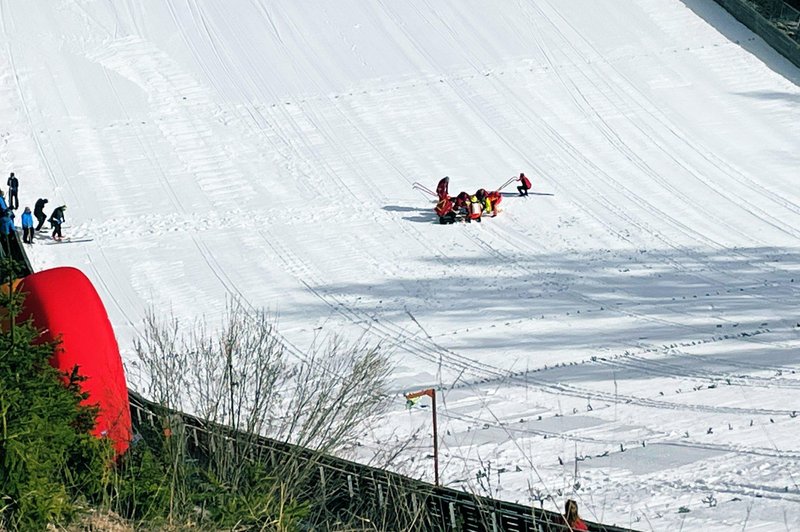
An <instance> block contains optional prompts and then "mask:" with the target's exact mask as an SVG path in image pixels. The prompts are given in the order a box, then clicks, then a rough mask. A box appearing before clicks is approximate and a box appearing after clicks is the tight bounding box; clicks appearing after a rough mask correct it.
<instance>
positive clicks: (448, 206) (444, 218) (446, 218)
mask: <svg viewBox="0 0 800 532" xmlns="http://www.w3.org/2000/svg"><path fill="white" fill-rule="evenodd" d="M434 210H435V211H436V214H438V215H439V223H440V224H442V225H444V224H451V223H453V222H455V221H456V211H454V210H453V202H452V201H451V200H450V197H449V196H445V197H443V198H441V199H440V200H439V203H437V204H436V208H435V209H434Z"/></svg>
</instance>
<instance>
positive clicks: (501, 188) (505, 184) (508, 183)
mask: <svg viewBox="0 0 800 532" xmlns="http://www.w3.org/2000/svg"><path fill="white" fill-rule="evenodd" d="M516 179H517V178H516V177H512V178H511V179H509V180H508V181H506V182H505V183H503V186H501V187H500V188H498V189H497V191H498V192H500V191H501V190H503V189H504V188H506V187H507V186H508V185H510V184H511V183H512V182H513V181H514V180H516Z"/></svg>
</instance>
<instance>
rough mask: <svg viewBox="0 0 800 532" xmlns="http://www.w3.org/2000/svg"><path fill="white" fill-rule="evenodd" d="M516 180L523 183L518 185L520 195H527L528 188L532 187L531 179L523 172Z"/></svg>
mask: <svg viewBox="0 0 800 532" xmlns="http://www.w3.org/2000/svg"><path fill="white" fill-rule="evenodd" d="M516 180H517V181H519V182H520V183H522V184H521V185H520V186H518V187H517V190H518V191H519V195H520V196H527V195H528V189H530V188H531V180H530V179H528V178H527V177H525V174H523V173H521V172H520V174H519V177H518V178H517V179H516Z"/></svg>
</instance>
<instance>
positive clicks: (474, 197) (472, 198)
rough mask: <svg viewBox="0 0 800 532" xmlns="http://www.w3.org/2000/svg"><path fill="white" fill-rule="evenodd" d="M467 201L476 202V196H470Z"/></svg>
mask: <svg viewBox="0 0 800 532" xmlns="http://www.w3.org/2000/svg"><path fill="white" fill-rule="evenodd" d="M469 200H470V201H478V196H472V197H471V198H470V199H469Z"/></svg>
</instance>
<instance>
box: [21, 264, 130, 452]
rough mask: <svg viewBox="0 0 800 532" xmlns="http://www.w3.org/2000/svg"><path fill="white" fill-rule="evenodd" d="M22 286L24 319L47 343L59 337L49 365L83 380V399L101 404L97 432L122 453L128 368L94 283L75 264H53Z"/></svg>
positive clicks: (126, 436)
mask: <svg viewBox="0 0 800 532" xmlns="http://www.w3.org/2000/svg"><path fill="white" fill-rule="evenodd" d="M18 290H20V291H22V292H24V293H26V297H25V301H24V306H23V309H24V310H23V312H22V314H21V316H20V318H21V319H22V320H25V319H27V318H28V317H29V316H30V317H33V321H34V323H35V325H36V327H37V328H39V329H40V330H43V331H44V334H43V338H42V339H43V340H44V341H54V340H57V339H60V341H61V344H60V346H59V348H58V349H56V352H55V354H54V355H53V358H52V359H51V364H52V365H53V367H55V368H58V369H59V370H61V371H63V372H66V373H71V372H72V369H73V368H74V367H75V366H76V365H77V366H78V373H79V374H80V375H82V376H84V377H86V380H85V381H83V382H82V383H81V388H82V390H83V391H85V392H86V393H88V394H89V397H88V398H87V399H86V400H85V401H84V403H85V404H88V405H98V406H99V407H100V411H99V413H98V415H97V426H96V427H95V430H94V434H95V435H96V436H98V437H108V438H110V439H111V440H112V441H113V444H114V448H115V450H116V452H117V455H121V454H123V453H124V452H125V451H126V450H127V448H128V445H129V443H130V440H131V416H130V404H129V402H128V388H127V385H126V382H125V371H124V369H123V367H122V358H121V357H120V354H119V347H118V346H117V340H116V338H115V337H114V330H113V329H112V327H111V322H110V321H109V319H108V314H107V313H106V309H105V307H104V306H103V302H102V301H101V300H100V296H99V295H98V294H97V290H95V289H94V286H93V285H92V282H91V281H90V280H89V279H88V278H87V277H86V276H85V275H84V274H83V273H82V272H81V271H80V270H77V269H75V268H68V267H63V268H53V269H51V270H45V271H42V272H37V273H34V274H31V275H28V276H27V277H25V278H24V279H22V280H21V282H20V284H19V285H18Z"/></svg>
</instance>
